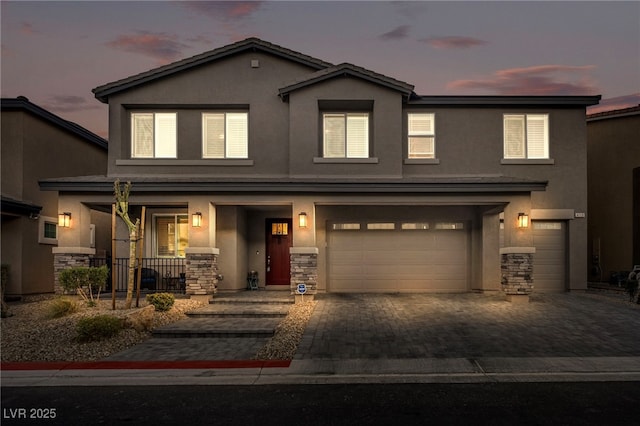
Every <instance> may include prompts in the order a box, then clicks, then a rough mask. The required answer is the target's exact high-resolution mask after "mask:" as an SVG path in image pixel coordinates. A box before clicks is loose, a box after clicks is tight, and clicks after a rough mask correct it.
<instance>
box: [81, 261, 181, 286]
mask: <svg viewBox="0 0 640 426" xmlns="http://www.w3.org/2000/svg"><path fill="white" fill-rule="evenodd" d="M184 264H185V263H184V259H179V258H166V259H163V258H143V259H142V263H141V268H142V270H141V277H142V278H141V286H140V288H141V289H142V290H148V291H152V292H153V291H163V292H164V291H166V292H173V293H184V291H185V287H186V277H185V266H184ZM90 265H91V266H102V265H107V267H108V268H109V279H108V280H107V289H106V290H107V291H111V274H114V275H115V278H116V291H127V278H128V274H129V258H124V257H122V258H116V262H115V271H114V270H112V264H111V258H110V257H107V258H104V257H94V258H92V259H91V261H90ZM134 279H135V282H136V285H137V280H138V268H136V269H135V275H134Z"/></svg>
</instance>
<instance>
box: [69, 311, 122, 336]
mask: <svg viewBox="0 0 640 426" xmlns="http://www.w3.org/2000/svg"><path fill="white" fill-rule="evenodd" d="M121 329H122V320H121V319H120V318H116V317H114V316H111V315H96V316H93V317H87V318H82V319H81V320H80V321H78V325H77V327H76V330H77V332H78V340H79V341H81V342H88V341H92V340H102V339H107V338H109V337H113V336H115V335H116V334H118V332H119V331H120V330H121Z"/></svg>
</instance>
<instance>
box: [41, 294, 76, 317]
mask: <svg viewBox="0 0 640 426" xmlns="http://www.w3.org/2000/svg"><path fill="white" fill-rule="evenodd" d="M47 310H48V313H49V317H50V318H61V317H64V316H67V315H70V314H72V313H74V312H77V311H78V304H77V303H76V302H75V301H74V300H70V299H65V298H63V297H60V298H58V299H54V300H53V301H52V302H51V303H50V304H49V306H48V307H47Z"/></svg>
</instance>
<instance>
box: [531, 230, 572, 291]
mask: <svg viewBox="0 0 640 426" xmlns="http://www.w3.org/2000/svg"><path fill="white" fill-rule="evenodd" d="M565 235H566V231H565V224H564V223H563V222H535V221H534V222H533V243H534V246H535V248H536V253H535V254H534V256H533V288H534V291H539V292H562V291H565V290H566V283H565V281H566V279H565V274H566V272H565V268H566V266H565V264H566V251H565Z"/></svg>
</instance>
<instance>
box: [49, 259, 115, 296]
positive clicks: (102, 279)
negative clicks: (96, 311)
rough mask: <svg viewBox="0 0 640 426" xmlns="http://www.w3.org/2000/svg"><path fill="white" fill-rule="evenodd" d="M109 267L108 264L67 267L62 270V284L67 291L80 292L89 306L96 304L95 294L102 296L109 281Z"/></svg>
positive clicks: (60, 278)
mask: <svg viewBox="0 0 640 426" xmlns="http://www.w3.org/2000/svg"><path fill="white" fill-rule="evenodd" d="M108 276H109V268H108V267H107V266H106V265H103V266H100V267H84V266H78V267H75V268H69V269H65V270H63V271H62V272H60V277H59V280H60V285H61V286H62V288H63V289H64V291H65V292H70V293H74V294H75V293H77V294H79V295H80V296H81V297H82V298H83V299H84V300H85V301H86V302H87V304H89V306H95V305H96V299H94V297H93V295H94V294H97V298H98V299H99V298H100V290H101V289H102V287H103V286H104V285H105V284H106V282H107V277H108Z"/></svg>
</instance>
